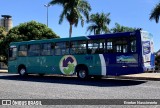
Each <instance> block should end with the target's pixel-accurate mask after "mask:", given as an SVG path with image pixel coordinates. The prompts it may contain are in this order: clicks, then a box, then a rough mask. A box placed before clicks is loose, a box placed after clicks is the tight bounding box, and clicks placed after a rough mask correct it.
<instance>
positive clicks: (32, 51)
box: [28, 44, 41, 56]
mask: <svg viewBox="0 0 160 108" xmlns="http://www.w3.org/2000/svg"><path fill="white" fill-rule="evenodd" d="M40 54H41V46H40V44H32V45H28V56H40Z"/></svg>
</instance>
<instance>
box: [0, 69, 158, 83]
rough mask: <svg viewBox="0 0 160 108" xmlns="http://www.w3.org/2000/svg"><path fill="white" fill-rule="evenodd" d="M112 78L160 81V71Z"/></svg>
mask: <svg viewBox="0 0 160 108" xmlns="http://www.w3.org/2000/svg"><path fill="white" fill-rule="evenodd" d="M0 73H8V70H6V69H0ZM112 78H117V79H135V80H152V81H160V72H159V73H141V74H131V75H122V76H116V77H114V76H113V77H112Z"/></svg>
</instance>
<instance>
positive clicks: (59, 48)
mask: <svg viewBox="0 0 160 108" xmlns="http://www.w3.org/2000/svg"><path fill="white" fill-rule="evenodd" d="M66 54H69V42H58V43H56V44H55V55H66Z"/></svg>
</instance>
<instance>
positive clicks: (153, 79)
mask: <svg viewBox="0 0 160 108" xmlns="http://www.w3.org/2000/svg"><path fill="white" fill-rule="evenodd" d="M115 78H117V79H133V80H149V81H160V78H153V77H130V76H119V77H115Z"/></svg>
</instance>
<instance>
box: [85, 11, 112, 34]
mask: <svg viewBox="0 0 160 108" xmlns="http://www.w3.org/2000/svg"><path fill="white" fill-rule="evenodd" d="M109 15H110V13H107V14H104V13H101V14H99V13H96V14H92V15H91V16H90V19H89V21H88V23H91V25H90V26H88V27H87V32H88V31H90V33H91V32H94V34H102V33H107V32H109V28H108V27H107V25H109V24H110V21H111V20H110V18H109Z"/></svg>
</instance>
